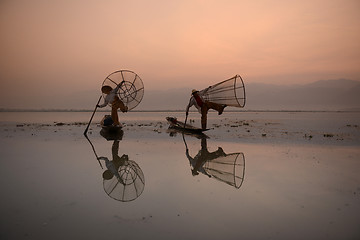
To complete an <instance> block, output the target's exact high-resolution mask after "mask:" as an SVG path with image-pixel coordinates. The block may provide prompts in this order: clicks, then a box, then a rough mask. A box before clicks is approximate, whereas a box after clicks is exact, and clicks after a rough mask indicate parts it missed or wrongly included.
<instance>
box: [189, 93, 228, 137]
mask: <svg viewBox="0 0 360 240" xmlns="http://www.w3.org/2000/svg"><path fill="white" fill-rule="evenodd" d="M207 89H208V88H207ZM207 89H205V90H202V91H200V92H199V91H197V90H195V89H194V90H192V96H191V98H190V101H189V104H188V105H187V107H186V116H187V115H188V114H189V108H190V107H191V106H193V105H194V106H195V107H196V108H197V109H198V111H199V113H201V127H202V129H203V130H205V129H206V122H207V113H208V111H209V109H214V110H216V111H218V113H219V115H221V114H222V113H223V111H224V108H225V107H226V105H221V104H218V103H214V102H209V101H205V100H204V99H203V95H204V94H205V92H206V90H207Z"/></svg>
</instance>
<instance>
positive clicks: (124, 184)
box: [103, 160, 145, 202]
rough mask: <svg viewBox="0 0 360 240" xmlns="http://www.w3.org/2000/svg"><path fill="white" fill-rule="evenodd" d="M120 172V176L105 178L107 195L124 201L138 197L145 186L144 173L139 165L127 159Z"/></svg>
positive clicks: (104, 183) (104, 184)
mask: <svg viewBox="0 0 360 240" xmlns="http://www.w3.org/2000/svg"><path fill="white" fill-rule="evenodd" d="M118 173H119V176H118V177H116V176H114V177H113V178H112V179H110V180H105V179H104V182H103V186H104V190H105V192H106V193H107V195H109V196H110V197H111V198H113V199H115V200H118V201H122V202H129V201H132V200H135V199H136V198H138V197H139V196H140V195H141V194H142V192H143V191H144V187H145V178H144V174H143V172H142V170H141V168H140V167H139V165H138V164H137V163H136V162H134V161H131V160H128V161H125V164H124V165H122V166H120V168H119V169H118ZM118 178H119V179H118Z"/></svg>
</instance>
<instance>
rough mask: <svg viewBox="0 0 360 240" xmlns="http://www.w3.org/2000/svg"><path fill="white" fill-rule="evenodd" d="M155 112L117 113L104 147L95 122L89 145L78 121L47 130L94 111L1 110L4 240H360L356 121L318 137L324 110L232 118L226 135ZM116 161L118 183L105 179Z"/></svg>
mask: <svg viewBox="0 0 360 240" xmlns="http://www.w3.org/2000/svg"><path fill="white" fill-rule="evenodd" d="M22 114H25V113H22ZM151 114H152V115H151ZM151 114H146V116H144V113H134V115H130V116H129V117H127V118H126V117H123V119H124V122H125V124H124V128H123V132H122V134H121V135H120V138H119V139H118V140H111V139H109V140H107V139H105V138H104V137H103V136H102V135H101V134H100V128H99V127H97V126H96V121H98V117H95V119H94V124H93V125H92V126H91V129H90V131H89V134H88V139H87V138H85V137H84V135H83V131H84V129H85V127H86V125H78V124H70V125H59V126H56V125H54V124H53V123H54V122H65V123H67V122H76V121H80V122H85V123H86V122H87V121H88V118H89V117H90V115H91V113H75V114H73V115H72V118H71V115H70V114H69V115H68V113H66V114H65V115H67V116H64V115H62V114H60V113H53V114H51V113H46V114H43V115H42V113H41V114H40V115H41V117H39V115H37V116H34V115H33V116H32V118H30V117H27V118H24V119H21V118H20V117H19V115H17V116H16V117H15V118H16V119H17V120H14V119H13V116H11V114H10V115H6V116H5V113H1V114H0V121H1V122H2V125H1V126H2V127H1V135H0V136H1V148H0V156H1V168H0V186H1V189H2V190H3V194H2V198H1V215H0V216H1V217H0V218H1V227H0V239H75V238H81V239H100V238H108V239H109V238H110V239H112V238H120V239H122V238H124V239H148V238H150V239H195V238H198V239H241V238H243V239H357V238H359V236H360V230H359V228H358V224H359V222H360V215H359V214H358V213H359V212H360V175H359V174H358V172H359V169H360V148H359V144H358V141H359V139H358V138H357V136H358V135H357V134H358V133H357V131H359V130H358V128H357V127H354V125H356V124H358V121H359V119H358V118H357V116H358V114H357V115H356V114H355V115H351V116H352V117H351V118H349V116H350V115H348V116H347V117H348V118H347V119H345V118H343V117H337V118H336V123H334V122H333V121H330V122H329V123H327V124H325V125H326V126H329V125H330V126H331V124H338V123H339V122H340V125H339V126H340V127H341V126H343V127H344V128H343V129H340V130H339V129H338V128H339V127H338V125H336V127H337V130H336V131H335V130H334V132H332V133H333V134H335V135H337V137H338V139H335V138H331V139H328V138H324V137H323V136H322V140H321V141H320V140H316V138H317V137H318V136H317V135H316V133H315V132H316V131H317V132H319V136H320V133H321V134H323V133H324V132H328V130H329V129H332V128H328V127H326V126H324V124H322V123H321V122H319V119H329V115H326V113H323V114H324V115H321V116H320V115H318V116H316V117H309V116H314V115H311V113H308V114H302V113H299V114H288V113H280V114H278V115H276V114H274V113H272V114H268V113H258V114H255V113H251V114H247V113H241V114H243V115H242V116H241V117H239V119H241V118H246V120H247V121H248V122H249V123H250V124H249V125H246V124H245V125H243V126H242V128H241V129H242V130H240V128H239V127H231V124H234V122H236V121H238V120H237V119H236V117H234V115H232V114H228V115H226V114H225V115H224V118H227V119H228V121H230V123H229V124H230V125H228V126H227V128H225V127H224V126H222V125H221V126H217V125H216V124H220V123H221V122H220V121H221V118H219V117H217V116H212V117H211V118H210V119H209V122H210V124H213V125H211V126H212V127H214V129H212V130H210V131H209V132H207V137H200V136H193V135H183V134H181V133H180V132H169V131H168V130H167V125H166V123H165V122H164V117H165V116H167V115H169V113H151ZM170 114H171V113H170ZM175 114H178V115H179V116H178V117H179V118H180V116H181V115H180V114H179V113H175ZM234 114H235V113H234ZM236 114H238V113H236ZM314 114H318V113H314ZM15 115H16V114H15ZM25 115H26V114H25ZM35 115H36V114H35ZM44 115H45V116H46V117H44ZM250 115H251V116H250ZM74 116H75V117H74ZM194 116H195V115H194ZM236 116H237V115H236ZM332 116H334V115H332ZM335 116H337V115H335ZM289 118H291V119H290V120H289ZM20 119H21V120H20ZM29 119H31V120H29ZM44 119H46V120H44ZM194 119H195V120H194V121H195V122H194V124H196V123H197V121H198V119H197V118H196V117H194ZM251 120H255V122H250V121H251ZM289 121H290V122H291V124H293V125H294V122H296V123H298V122H303V123H304V125H301V126H300V125H297V124H295V125H297V127H295V128H296V129H295V130H294V129H293V130H292V129H291V127H288V126H287V125H286V124H288V122H289ZM149 122H150V123H149ZM19 123H23V124H20V125H19ZM33 123H35V124H33ZM39 123H41V124H39ZM48 123H50V124H48ZM260 123H264V124H262V125H261V126H260ZM271 123H273V124H271ZM27 124H28V125H27ZM226 124H227V123H226ZM256 124H259V126H257V125H256ZM289 124H290V123H289ZM291 124H290V125H291ZM255 125H256V126H255ZM290 125H289V126H290ZM293 125H291V126H293ZM344 125H345V126H344ZM347 125H350V128H351V129H350V130H351V131H352V132H355V135H349V134H350V133H347V131H349V130H348V128H349V126H347ZM252 126H253V127H252ZM274 126H275V128H276V127H278V128H280V130H275V129H274ZM268 127H269V128H268ZM245 128H248V129H250V130H251V131H250V133H249V132H247V130H246V129H245ZM302 129H305V131H308V132H309V133H310V132H311V134H313V135H314V137H313V138H312V139H311V140H310V139H306V138H304V137H303V135H304V131H303V130H302ZM228 130H229V131H228ZM283 131H288V132H289V133H290V132H291V131H293V132H291V133H293V135H291V136H288V135H289V134H286V135H284V136H283V135H281V133H282V132H283ZM351 131H350V132H351ZM298 132H301V134H300V133H298ZM344 132H345V133H346V134H345V133H344ZM264 133H266V134H267V135H266V138H265V139H264V136H263V134H264ZM242 134H243V136H244V138H239V135H242ZM257 134H260V136H258V135H257ZM341 134H342V135H341ZM300 135H301V137H300ZM340 137H343V138H342V140H341V139H340ZM319 138H320V137H319ZM313 140H315V141H314V142H311V141H313ZM98 157H100V158H101V159H100V160H98V159H97V158H98ZM105 158H107V159H108V161H107V160H106V159H105ZM114 166H115V167H117V169H122V170H123V171H118V173H119V174H120V175H121V176H120V178H121V179H122V181H123V182H122V183H123V184H121V183H120V184H119V181H118V180H117V178H116V176H112V177H111V179H109V180H104V177H103V174H104V172H105V171H106V170H107V167H108V168H109V169H111V167H114ZM122 173H124V175H122ZM125 176H126V177H125ZM125 183H128V184H125ZM125 185H126V187H124V186H125Z"/></svg>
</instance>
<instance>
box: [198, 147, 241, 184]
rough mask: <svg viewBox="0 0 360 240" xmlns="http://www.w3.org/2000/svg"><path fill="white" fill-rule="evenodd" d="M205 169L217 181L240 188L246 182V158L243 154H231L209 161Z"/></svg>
mask: <svg viewBox="0 0 360 240" xmlns="http://www.w3.org/2000/svg"><path fill="white" fill-rule="evenodd" d="M204 169H205V171H206V172H207V173H208V174H209V175H211V176H212V177H214V178H215V179H217V180H219V181H221V182H224V183H226V184H228V185H231V186H234V187H235V188H240V187H241V185H242V183H243V181H244V174H245V157H244V154H243V153H231V154H228V155H226V156H222V157H218V158H216V159H213V160H211V161H207V162H206V163H205V165H204Z"/></svg>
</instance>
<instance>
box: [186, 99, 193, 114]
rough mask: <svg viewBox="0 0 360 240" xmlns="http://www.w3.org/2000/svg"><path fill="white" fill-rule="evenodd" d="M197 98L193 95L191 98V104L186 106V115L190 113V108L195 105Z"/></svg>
mask: <svg viewBox="0 0 360 240" xmlns="http://www.w3.org/2000/svg"><path fill="white" fill-rule="evenodd" d="M194 101H195V99H194V98H193V97H191V98H190V101H189V104H188V105H187V106H186V115H188V114H189V108H190V107H191V106H192V105H194Z"/></svg>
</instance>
